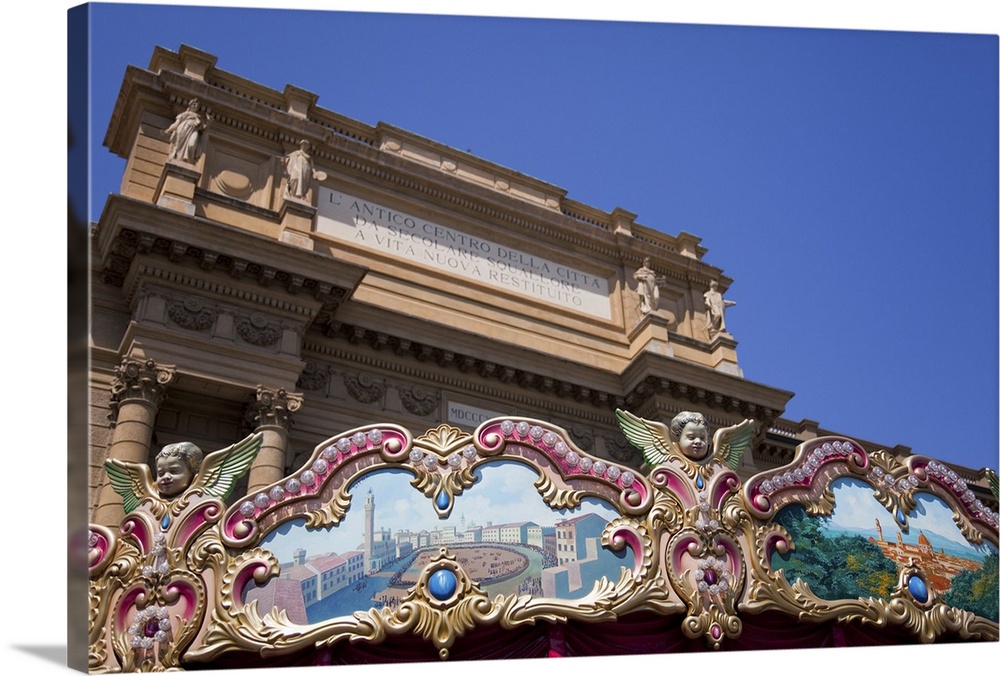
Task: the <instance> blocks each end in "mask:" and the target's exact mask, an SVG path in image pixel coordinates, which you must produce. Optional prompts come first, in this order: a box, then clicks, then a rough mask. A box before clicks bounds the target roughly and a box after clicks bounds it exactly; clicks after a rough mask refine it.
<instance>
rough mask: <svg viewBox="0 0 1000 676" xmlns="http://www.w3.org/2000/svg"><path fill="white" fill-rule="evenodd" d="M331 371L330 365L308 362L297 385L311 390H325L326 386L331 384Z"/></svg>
mask: <svg viewBox="0 0 1000 676" xmlns="http://www.w3.org/2000/svg"><path fill="white" fill-rule="evenodd" d="M331 371H332V369H331V368H330V367H329V366H326V365H323V364H317V363H315V362H308V363H306V366H305V368H304V369H302V374H301V375H300V376H299V380H298V382H296V383H295V385H296V387H300V388H302V389H303V390H308V391H310V392H318V391H320V390H325V389H326V386H327V385H329V384H330V373H331Z"/></svg>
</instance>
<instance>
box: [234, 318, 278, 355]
mask: <svg viewBox="0 0 1000 676" xmlns="http://www.w3.org/2000/svg"><path fill="white" fill-rule="evenodd" d="M233 324H234V326H235V327H236V333H237V334H238V335H239V337H240V338H242V339H243V340H245V341H246V342H248V343H250V344H251V345H256V346H257V347H271V346H272V345H274V344H275V343H277V342H278V341H279V340H281V334H282V330H281V326H279V325H277V324H274V323H271V322H270V321H269V320H268V317H267V315H265V314H263V313H260V312H251V313H250V314H249V316H245V317H236V318H235V320H234V321H233Z"/></svg>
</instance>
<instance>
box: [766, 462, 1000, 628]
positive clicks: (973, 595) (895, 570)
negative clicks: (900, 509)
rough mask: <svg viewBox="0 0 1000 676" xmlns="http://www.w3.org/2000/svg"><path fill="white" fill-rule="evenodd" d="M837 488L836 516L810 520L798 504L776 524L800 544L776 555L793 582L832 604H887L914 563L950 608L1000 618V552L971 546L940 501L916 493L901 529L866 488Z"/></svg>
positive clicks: (852, 483) (842, 484)
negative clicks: (850, 601)
mask: <svg viewBox="0 0 1000 676" xmlns="http://www.w3.org/2000/svg"><path fill="white" fill-rule="evenodd" d="M831 488H832V490H833V494H834V499H835V506H834V509H833V512H832V513H831V514H830V515H829V516H809V515H808V514H806V512H805V509H804V508H803V507H802V506H801V505H791V506H789V507H786V508H785V509H783V510H782V511H781V512H780V513H779V514H778V516H777V518H776V519H775V521H776V522H777V523H780V524H781V525H782V526H784V527H785V529H786V530H787V531H788V532H789V534H790V535H791V536H792V541H793V542H794V544H795V549H794V551H790V552H788V553H787V554H784V555H782V554H778V553H774V554H773V555H772V557H771V566H772V567H773V568H775V569H778V568H781V569H784V572H785V577H786V579H788V581H789V582H794V581H795V579H796V578H800V579H801V580H802V581H803V582H805V583H806V584H808V585H809V587H810V588H811V589H812V590H813V592H815V593H816V595H817V596H820V597H821V598H825V599H829V600H834V599H845V598H858V597H868V596H873V597H876V598H883V599H888V598H889V596H890V595H891V593H892V590H893V588H894V586H895V585H896V583H897V581H898V574H899V571H900V569H901V568H902V566H905V565H906V564H907V563H908V562H909V561H911V560H912V561H914V562H916V563H917V564H918V565H919V566H920V568H921V569H922V570H923V571H925V573H926V581H927V584H929V585H930V586H931V587H932V588H933V590H934V592H935V593H936V594H938V595H939V596H941V597H942V598H943V600H944V601H945V603H947V604H948V605H951V606H954V607H956V608H961V609H963V610H968V611H971V612H974V613H976V614H978V615H981V616H983V617H987V618H989V619H991V620H993V621H994V622H996V621H998V620H997V618H998V608H997V605H998V604H997V594H998V582H997V570H998V558H997V549H996V547H994V546H993V545H992V544H991V543H989V542H984V543H983V544H981V545H973V544H970V543H969V542H968V540H966V538H965V537H964V536H963V535H962V533H961V532H960V531H959V529H958V527H957V526H956V525H955V521H954V518H953V511H952V509H951V508H950V507H949V506H948V505H947V504H946V503H945V502H944V501H943V500H941V498H938V497H936V496H934V495H930V494H928V493H917V494H916V496H915V497H916V502H917V507H916V509H915V510H913V512H912V513H911V514H909V515H908V517H906V519H905V521H906V527H901V525H900V524H899V523H897V521H896V519H895V518H894V517H893V515H892V514H890V513H889V512H888V511H886V509H885V508H884V507H883V506H882V505H881V504H879V502H878V501H877V500H876V499H875V497H874V495H873V491H872V487H871V486H869V485H868V484H867V483H865V482H863V481H859V480H857V479H850V478H842V479H838V480H836V481H834V482H833V483H831Z"/></svg>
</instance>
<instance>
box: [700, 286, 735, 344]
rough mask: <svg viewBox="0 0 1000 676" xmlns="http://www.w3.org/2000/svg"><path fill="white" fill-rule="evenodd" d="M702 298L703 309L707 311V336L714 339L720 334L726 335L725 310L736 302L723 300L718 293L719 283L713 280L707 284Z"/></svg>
mask: <svg viewBox="0 0 1000 676" xmlns="http://www.w3.org/2000/svg"><path fill="white" fill-rule="evenodd" d="M704 298H705V309H706V310H707V311H708V319H707V321H706V322H705V328H706V329H707V330H708V335H709V336H711V337H712V338H715V336H717V335H718V334H720V333H726V308H727V307H732V306H733V305H736V302H735V301H732V300H725V299H723V297H722V294H721V293H719V283H718V282H717V281H715V280H714V279H713V280H712V282H711V283H710V284H709V288H708V291H706V292H705V295H704Z"/></svg>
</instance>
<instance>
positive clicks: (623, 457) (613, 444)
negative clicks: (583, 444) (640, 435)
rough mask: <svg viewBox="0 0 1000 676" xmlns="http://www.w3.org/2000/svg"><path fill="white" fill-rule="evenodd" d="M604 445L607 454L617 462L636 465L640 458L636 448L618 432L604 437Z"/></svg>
mask: <svg viewBox="0 0 1000 676" xmlns="http://www.w3.org/2000/svg"><path fill="white" fill-rule="evenodd" d="M604 446H605V447H606V448H607V449H608V455H610V456H611V457H612V458H614V459H615V460H617V461H618V462H621V463H626V464H629V465H636V466H637V465H638V464H639V462H640V460H641V458H640V457H639V451H638V449H637V448H636V447H635V446H633V445H632V444H630V443H629V442H628V440H627V439H626V438H625V436H624V435H623V434H621V433H620V432H619V433H617V434H614V435H611V436H606V437H604Z"/></svg>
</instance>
